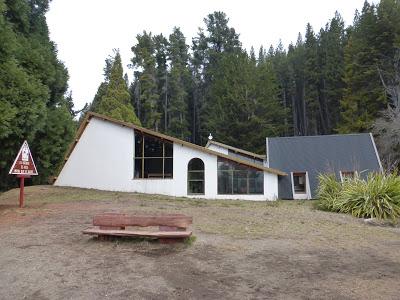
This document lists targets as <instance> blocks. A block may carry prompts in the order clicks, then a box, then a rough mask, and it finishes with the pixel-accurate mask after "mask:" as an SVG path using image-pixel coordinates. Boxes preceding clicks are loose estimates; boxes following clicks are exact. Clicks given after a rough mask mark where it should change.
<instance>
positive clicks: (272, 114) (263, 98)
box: [88, 0, 400, 161]
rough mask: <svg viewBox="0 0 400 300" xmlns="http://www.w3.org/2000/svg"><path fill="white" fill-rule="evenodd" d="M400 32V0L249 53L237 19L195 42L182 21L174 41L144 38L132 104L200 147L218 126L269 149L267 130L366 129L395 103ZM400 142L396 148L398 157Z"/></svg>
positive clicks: (137, 48) (209, 25)
mask: <svg viewBox="0 0 400 300" xmlns="http://www.w3.org/2000/svg"><path fill="white" fill-rule="evenodd" d="M399 37H400V2H399V1H397V0H382V1H381V2H380V3H379V4H376V5H375V4H370V3H368V2H365V3H364V6H363V8H362V10H361V11H357V12H356V13H355V17H354V21H353V24H352V25H350V26H348V27H345V25H344V22H343V20H342V18H341V16H340V14H339V13H335V15H334V16H333V17H332V19H331V20H329V21H328V22H327V23H326V25H325V26H324V27H323V28H321V29H319V30H315V29H313V28H312V26H311V25H310V24H306V26H305V35H304V37H303V36H302V35H301V34H300V33H299V35H298V38H297V41H296V42H295V43H291V44H290V45H288V46H287V47H285V46H284V45H282V43H279V44H278V45H277V46H276V47H273V46H270V47H269V48H268V49H267V48H264V47H261V48H260V49H259V50H258V51H255V50H254V49H253V48H252V49H250V51H249V52H247V51H246V49H244V48H243V47H242V44H241V42H240V38H239V35H238V34H237V33H236V30H235V29H234V28H232V27H230V26H229V19H228V17H227V16H226V15H225V14H224V13H223V12H214V13H212V14H209V15H208V16H206V18H205V19H204V26H203V28H200V29H199V32H198V34H197V36H195V37H194V38H193V39H192V43H191V45H188V44H187V42H186V38H185V36H184V35H183V33H182V31H181V30H180V28H177V27H175V28H173V30H172V33H171V34H170V35H169V37H164V36H163V35H162V34H152V33H151V32H147V31H143V33H141V34H139V35H137V37H136V41H135V42H134V45H133V47H132V58H131V62H132V64H131V66H130V67H131V70H132V72H133V75H134V80H133V82H132V83H131V84H130V85H129V92H130V97H131V104H132V105H133V106H134V109H135V113H136V115H137V117H138V118H139V120H140V122H141V124H142V125H143V126H144V127H147V128H151V129H154V130H156V131H161V132H164V133H166V134H169V135H173V136H176V137H178V138H181V139H185V140H188V141H191V142H193V143H197V144H200V145H204V144H205V142H206V139H207V136H208V134H209V133H210V132H211V133H212V134H213V136H214V137H215V138H216V139H217V140H218V141H221V142H224V143H228V144H230V145H233V146H238V147H241V148H244V149H248V150H252V151H255V152H260V153H262V152H264V151H265V149H264V148H265V146H264V141H265V137H267V136H284V135H285V136H291V135H317V134H332V133H351V132H367V131H371V130H373V129H374V123H375V122H376V121H377V119H378V118H380V117H384V116H385V115H386V116H387V115H388V112H387V109H388V107H391V108H394V107H395V106H396V101H395V98H396V96H395V95H393V93H392V94H391V93H390V92H389V89H390V88H388V86H386V87H385V84H384V82H385V81H390V82H391V84H392V87H393V86H396V82H394V81H396V80H397V84H398V80H399V79H398V78H397V79H396V78H395V75H396V74H397V75H399V71H398V68H399V66H398V65H397V67H396V57H397V62H398V56H399V49H400V48H399V47H400V44H399V42H400V39H399ZM118 55H119V54H118ZM110 61H112V58H111V59H108V60H107V62H106V68H105V70H106V72H105V73H107V72H108V71H107V70H108V69H109V67H108V65H109V64H110ZM396 68H397V70H396ZM396 72H397V73H396ZM119 76H120V77H122V74H120V75H119ZM105 77H107V74H106V75H105ZM105 82H107V79H106V81H105ZM103 84H104V83H102V85H101V86H100V87H99V91H98V93H97V95H96V97H95V101H94V103H97V99H98V98H99V97H100V95H101V94H102V93H103ZM393 84H394V85H393ZM88 109H92V110H95V111H96V108H95V105H92V107H91V108H90V107H89V108H88ZM386 121H387V117H386ZM383 123H384V122H383ZM381 124H382V122H381ZM387 125H388V124H387ZM381 129H382V128H381ZM380 132H381V133H385V132H386V131H385V129H384V128H383V130H380ZM393 134H395V136H398V130H397V132H395V133H393ZM389 140H390V139H389ZM397 141H398V140H397ZM386 143H387V139H386ZM382 146H383V145H382ZM396 147H398V143H397V144H395V145H394V147H393V146H392V145H390V147H389V148H390V149H387V150H388V151H389V152H391V153H392V156H391V161H393V159H398V158H399V157H394V156H395V155H394V156H393V153H395V151H394V150H399V149H398V148H396ZM397 152H398V151H397ZM385 155H386V153H385Z"/></svg>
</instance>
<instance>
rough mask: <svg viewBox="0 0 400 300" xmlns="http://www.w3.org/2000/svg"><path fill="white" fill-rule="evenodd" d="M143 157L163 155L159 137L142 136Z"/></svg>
mask: <svg viewBox="0 0 400 300" xmlns="http://www.w3.org/2000/svg"><path fill="white" fill-rule="evenodd" d="M144 157H163V143H162V140H161V139H159V138H155V137H152V136H149V135H145V136H144Z"/></svg>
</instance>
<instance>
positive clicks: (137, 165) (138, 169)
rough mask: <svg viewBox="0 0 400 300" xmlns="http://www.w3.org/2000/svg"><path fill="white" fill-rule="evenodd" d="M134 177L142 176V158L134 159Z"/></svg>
mask: <svg viewBox="0 0 400 300" xmlns="http://www.w3.org/2000/svg"><path fill="white" fill-rule="evenodd" d="M134 178H142V159H141V158H136V159H135V174H134Z"/></svg>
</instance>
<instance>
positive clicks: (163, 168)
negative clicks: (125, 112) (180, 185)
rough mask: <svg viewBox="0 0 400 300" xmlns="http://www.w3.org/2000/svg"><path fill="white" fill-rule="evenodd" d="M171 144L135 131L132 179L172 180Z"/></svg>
mask: <svg viewBox="0 0 400 300" xmlns="http://www.w3.org/2000/svg"><path fill="white" fill-rule="evenodd" d="M172 177H173V144H172V143H171V142H169V141H167V140H163V139H161V138H158V137H155V136H151V135H146V134H142V133H141V132H138V131H135V174H134V178H172Z"/></svg>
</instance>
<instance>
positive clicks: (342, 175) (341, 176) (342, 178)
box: [339, 170, 357, 182]
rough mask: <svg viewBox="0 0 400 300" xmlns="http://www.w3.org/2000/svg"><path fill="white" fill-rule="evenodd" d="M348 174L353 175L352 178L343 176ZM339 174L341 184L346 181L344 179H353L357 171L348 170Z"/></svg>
mask: <svg viewBox="0 0 400 300" xmlns="http://www.w3.org/2000/svg"><path fill="white" fill-rule="evenodd" d="M349 173H352V174H353V175H352V177H349V176H346V175H344V174H349ZM339 174H340V181H341V182H344V180H345V179H346V177H349V178H354V177H355V176H356V174H357V171H349V170H348V171H340V172H339Z"/></svg>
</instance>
